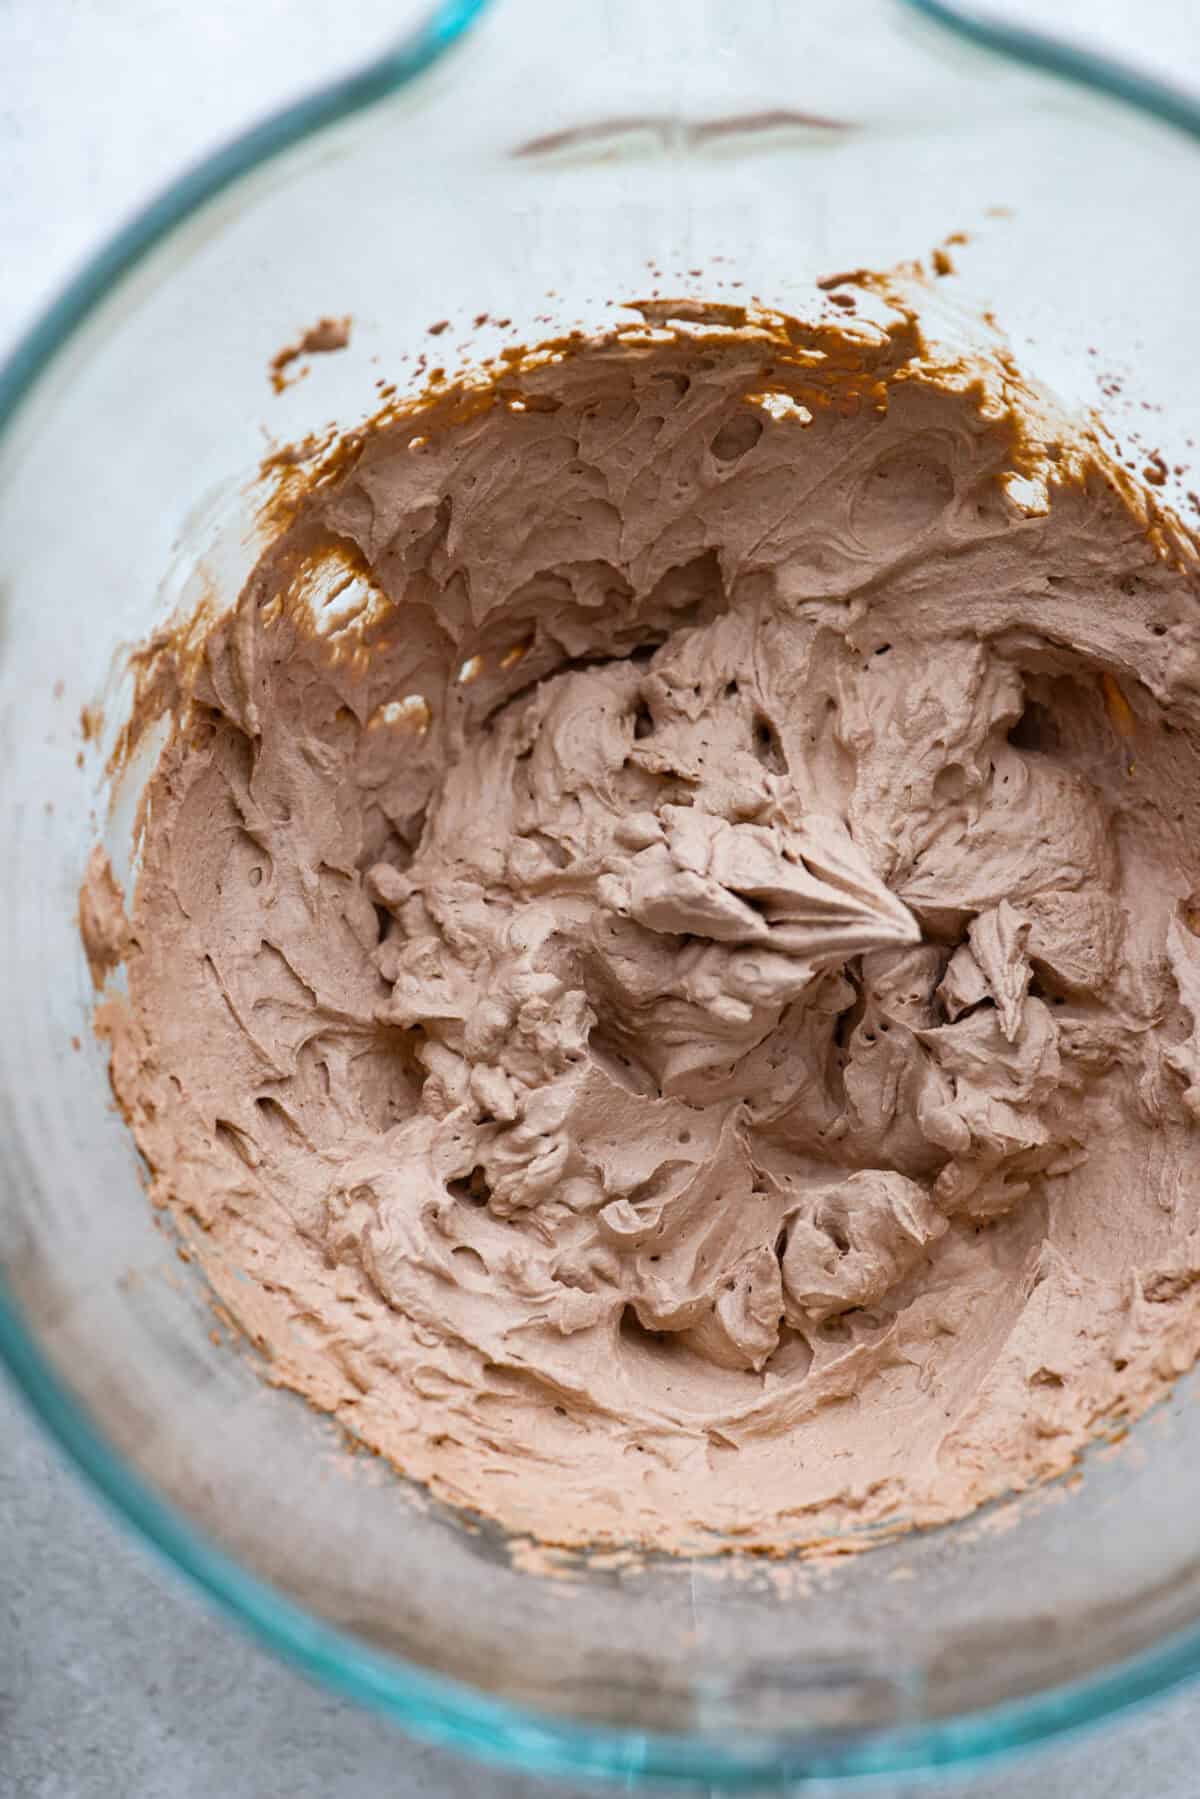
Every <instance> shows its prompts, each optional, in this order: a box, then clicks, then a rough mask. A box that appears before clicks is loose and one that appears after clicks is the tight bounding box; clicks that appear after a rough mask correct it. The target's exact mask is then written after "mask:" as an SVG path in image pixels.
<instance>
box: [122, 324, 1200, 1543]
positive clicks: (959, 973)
mask: <svg viewBox="0 0 1200 1799" xmlns="http://www.w3.org/2000/svg"><path fill="white" fill-rule="evenodd" d="M846 333H848V335H847V334H846ZM923 354H924V352H923V348H922V345H921V340H920V338H919V336H918V335H917V333H916V331H915V329H914V328H913V324H912V321H911V319H909V318H905V317H896V318H894V319H893V322H892V329H891V331H890V332H884V333H877V334H875V335H874V336H872V335H871V334H870V333H869V332H867V331H866V330H865V328H864V329H863V330H862V331H861V332H860V333H858V334H857V335H856V334H855V332H854V330H853V328H852V327H850V326H847V327H846V328H845V332H843V328H842V326H840V325H839V326H833V325H827V326H825V327H823V328H822V329H820V330H809V329H807V328H805V327H801V326H798V325H796V324H795V323H794V322H793V321H779V320H771V321H767V322H765V323H762V324H760V325H759V326H758V327H757V328H756V327H755V326H754V324H753V323H750V324H749V325H747V324H745V323H741V322H739V325H738V328H737V329H727V330H721V329H720V328H716V327H713V326H712V325H711V324H710V323H708V322H706V321H705V320H704V319H703V317H701V318H699V319H698V320H697V322H695V323H693V325H692V326H691V327H690V328H689V327H688V326H687V325H683V326H671V327H666V326H664V325H663V324H662V321H661V320H658V321H656V320H655V319H654V317H653V316H652V317H651V319H650V324H649V326H648V327H647V328H645V329H643V330H642V331H640V332H632V333H627V334H625V335H623V336H621V335H618V336H614V337H613V338H611V339H609V340H606V341H597V342H593V343H585V344H575V345H571V346H567V347H566V348H565V349H564V350H563V351H561V352H560V353H558V354H557V355H547V356H545V357H536V356H534V357H531V358H529V359H527V360H526V362H525V363H524V364H523V365H514V366H513V367H512V368H511V369H510V370H509V371H508V372H507V373H506V374H505V375H504V377H503V379H501V380H500V381H499V382H498V383H497V384H496V385H494V386H493V387H492V388H490V389H488V390H487V392H486V393H484V394H482V395H481V394H475V395H474V396H469V395H468V396H466V397H463V396H451V397H450V398H449V399H446V400H443V401H440V402H438V403H436V404H434V405H432V406H431V408H430V409H429V410H428V412H426V413H422V412H417V413H410V414H407V415H403V416H400V417H398V418H396V419H395V420H393V421H392V422H390V423H389V422H385V423H383V424H381V425H380V426H379V427H378V428H376V429H375V430H373V431H368V432H366V433H365V434H363V435H362V436H361V437H360V438H359V439H356V440H355V441H354V442H353V443H352V444H351V445H350V446H349V447H348V448H347V449H345V450H344V451H343V452H342V453H340V455H339V456H338V457H337V458H335V460H334V463H333V464H332V465H331V467H330V469H329V472H328V473H327V474H326V476H325V478H324V479H322V480H320V481H318V482H316V483H315V485H314V486H313V489H312V491H311V493H310V494H309V495H308V496H307V498H306V499H304V500H303V501H302V502H301V503H300V504H299V505H298V506H297V507H296V509H295V513H294V519H293V522H292V524H291V525H290V527H289V528H288V529H287V530H286V531H285V532H284V533H283V535H282V536H281V538H280V540H279V542H278V543H277V544H276V545H275V547H274V548H273V549H272V551H271V552H270V553H269V554H268V555H267V556H265V557H264V559H263V561H262V562H261V563H260V565H259V568H258V570H257V571H256V573H255V575H254V576H253V577H252V579H251V581H250V583H249V584H248V586H247V589H246V591H245V592H244V593H243V595H242V597H241V599H240V601H239V603H238V605H237V607H236V610H235V612H234V613H233V614H232V616H230V617H229V618H228V619H226V620H224V621H222V622H220V623H218V624H216V625H215V626H214V627H213V628H212V630H211V632H210V634H209V635H208V637H207V640H206V641H205V643H204V647H203V653H202V655H200V656H199V658H196V659H193V660H192V661H188V660H187V659H186V658H185V657H183V656H182V654H181V655H180V657H179V667H178V669H177V670H176V676H177V682H176V684H177V685H178V686H181V687H182V691H183V693H184V695H185V698H184V700H183V701H182V702H181V703H180V705H179V707H178V708H177V712H176V723H175V729H174V733H173V736H172V738H171V740H170V742H169V744H168V747H167V749H166V751H165V752H164V754H163V758H162V761H161V764H160V767H159V771H158V774H157V776H156V777H155V780H154V783H153V786H152V789H151V793H150V799H149V805H148V809H147V814H146V823H145V828H144V838H143V863H142V870H141V875H140V879H139V882H138V886H137V891H136V896H135V904H134V911H133V918H132V936H133V942H132V947H130V948H129V949H128V953H127V954H126V963H127V968H128V980H129V992H130V1006H129V1009H128V1013H127V1015H126V1016H125V1019H124V1022H123V1023H121V1024H120V1025H119V1026H114V1025H113V1024H112V1022H111V1018H110V1023H109V1026H108V1028H109V1029H110V1031H111V1033H112V1036H113V1053H114V1060H113V1074H114V1083H115V1087H116V1091H117V1094H118V1096H119V1098H120V1100H121V1102H122V1105H123V1106H124V1108H125V1110H126V1112H127V1115H128V1116H129V1118H130V1120H131V1122H132V1124H133V1127H134V1129H135V1131H136V1133H137V1136H138V1140H139V1143H140V1145H141V1147H142V1149H143V1151H144V1153H145V1155H146V1157H147V1159H148V1161H149V1163H150V1166H151V1168H152V1170H153V1173H154V1180H155V1186H156V1192H157V1194H158V1196H159V1197H160V1198H162V1199H166V1200H169V1201H170V1202H171V1203H172V1204H173V1205H174V1206H175V1207H176V1208H177V1210H178V1212H179V1214H180V1216H181V1217H184V1218H186V1219H188V1220H191V1221H199V1223H200V1224H201V1225H202V1226H203V1229H204V1240H205V1244H206V1264H207V1266H208V1268H209V1271H210V1274H211V1276H212V1278H213V1280H214V1282H215V1283H216V1285H217V1286H218V1288H219V1290H220V1291H221V1293H222V1295H223V1296H224V1298H225V1300H226V1302H227V1303H228V1304H229V1305H230V1306H231V1307H232V1308H234V1309H235V1310H236V1313H237V1315H238V1316H239V1318H241V1319H242V1321H243V1322H244V1324H245V1326H246V1328H247V1329H248V1330H249V1331H250V1333H251V1334H252V1335H254V1336H255V1337H256V1339H257V1340H258V1341H259V1342H260V1343H261V1344H262V1345H263V1347H264V1348H265V1349H266V1351H267V1352H268V1354H269V1356H270V1358H271V1367H272V1371H273V1375H274V1377H275V1378H276V1379H278V1380H280V1381H282V1382H285V1383H287V1384H290V1385H293V1386H295V1387H297V1388H298V1389H299V1390H300V1391H302V1392H304V1393H306V1394H308V1395H309V1396H310V1397H311V1398H312V1399H313V1400H314V1401H315V1402H316V1403H317V1404H318V1405H320V1406H323V1407H326V1408H328V1409H329V1410H331V1411H334V1412H336V1413H337V1414H338V1416H339V1417H341V1418H342V1419H343V1420H344V1421H345V1422H346V1423H347V1424H349V1425H350V1426H351V1427H352V1428H353V1429H354V1430H355V1431H356V1432H357V1433H358V1434H359V1435H360V1436H361V1437H362V1438H364V1439H365V1440H366V1441H368V1442H369V1443H371V1444H372V1445H374V1446H376V1447H377V1448H379V1449H380V1450H382V1451H383V1452H384V1453H385V1454H387V1455H388V1456H390V1457H391V1458H392V1459H393V1460H394V1461H395V1462H396V1463H397V1464H398V1465H399V1466H400V1467H401V1468H403V1469H404V1470H406V1471H407V1472H409V1473H410V1474H412V1475H414V1476H415V1477H417V1478H418V1479H420V1480H422V1481H425V1482H428V1483H429V1484H430V1485H431V1486H432V1487H433V1488H434V1490H435V1491H437V1492H438V1493H440V1494H441V1495H443V1496H445V1497H448V1498H450V1499H452V1500H454V1501H456V1502H459V1503H462V1504H464V1505H468V1506H472V1507H477V1508H479V1509H480V1510H481V1511H483V1512H484V1513H487V1514H490V1515H491V1516H493V1517H494V1518H497V1519H499V1520H500V1521H501V1522H502V1523H504V1524H505V1525H508V1526H511V1527H513V1528H514V1529H519V1530H528V1531H532V1532H534V1533H535V1534H537V1535H539V1536H543V1537H545V1538H547V1539H549V1540H552V1541H558V1542H566V1543H586V1542H597V1541H606V1540H608V1541H612V1540H635V1541H639V1542H643V1543H646V1544H650V1545H657V1546H664V1547H669V1548H679V1547H688V1546H698V1545H701V1546H702V1545H708V1546H712V1545H714V1544H718V1543H727V1542H730V1541H740V1542H747V1543H752V1544H755V1545H762V1546H768V1547H771V1548H776V1549H784V1548H788V1547H793V1546H797V1545H804V1544H811V1543H814V1542H818V1541H821V1540H823V1539H825V1538H827V1537H828V1536H829V1535H831V1534H835V1533H841V1532H846V1531H850V1530H852V1529H854V1528H855V1527H857V1526H862V1525H866V1524H878V1523H889V1524H896V1525H899V1524H910V1523H921V1522H929V1521H933V1520H938V1519H946V1518H952V1517H955V1516H957V1515H960V1514H961V1513H962V1512H964V1511H965V1510H967V1509H968V1508H970V1507H971V1506H973V1505H974V1504H976V1503H978V1502H979V1501H980V1500H981V1499H983V1498H985V1497H987V1496H989V1495H991V1494H994V1493H996V1492H998V1491H1001V1490H1003V1489H1005V1488H1007V1487H1009V1486H1012V1485H1019V1484H1022V1483H1023V1482H1026V1481H1028V1480H1031V1479H1034V1478H1037V1477H1040V1476H1043V1475H1045V1474H1048V1473H1051V1472H1054V1471H1056V1470H1060V1469H1062V1468H1063V1467H1065V1466H1067V1465H1068V1464H1069V1462H1070V1460H1071V1458H1072V1456H1073V1455H1074V1454H1075V1453H1076V1452H1077V1451H1078V1449H1079V1448H1080V1446H1081V1445H1082V1444H1083V1443H1084V1442H1085V1441H1086V1440H1087V1438H1088V1437H1089V1435H1090V1434H1092V1433H1093V1432H1094V1431H1095V1430H1096V1429H1097V1427H1098V1426H1099V1425H1100V1424H1101V1423H1102V1422H1103V1421H1105V1420H1108V1419H1111V1418H1112V1417H1114V1416H1116V1415H1119V1414H1121V1413H1127V1412H1131V1411H1136V1410H1138V1409H1140V1408H1141V1407H1142V1406H1144V1405H1145V1404H1146V1403H1148V1401H1149V1400H1150V1399H1152V1398H1153V1397H1154V1396H1155V1395H1156V1394H1157V1393H1158V1392H1160V1391H1161V1390H1162V1387H1163V1385H1164V1384H1165V1383H1166V1382H1167V1381H1168V1380H1169V1379H1170V1378H1171V1377H1172V1376H1173V1375H1174V1374H1176V1373H1178V1372H1179V1371H1180V1370H1181V1369H1182V1368H1184V1367H1186V1366H1188V1365H1189V1364H1190V1363H1191V1361H1192V1360H1193V1359H1194V1357H1195V1355H1196V1352H1197V1348H1198V1346H1200V1285H1198V1284H1197V1283H1200V1237H1198V1235H1197V1222H1198V1220H1200V1204H1198V1200H1200V1159H1198V1154H1197V1152H1198V1148H1200V1132H1198V1123H1197V1121H1198V1119H1200V1059H1198V1054H1197V1041H1196V1036H1195V1029H1196V1021H1197V1019H1198V1018H1200V938H1197V937H1196V936H1195V935H1194V934H1193V930H1194V927H1195V925H1196V922H1197V921H1196V914H1195V911H1194V909H1191V908H1190V907H1189V904H1188V900H1189V896H1190V895H1191V893H1192V890H1193V887H1195V886H1197V885H1200V874H1198V870H1197V861H1198V859H1200V852H1198V850H1197V845H1200V804H1198V798H1200V783H1198V780H1197V775H1198V756H1200V605H1198V599H1200V593H1198V587H1197V580H1196V576H1195V572H1194V564H1193V563H1192V562H1190V561H1189V556H1190V553H1191V552H1190V546H1189V545H1188V544H1187V543H1186V542H1185V541H1183V540H1182V539H1181V538H1179V537H1178V536H1177V535H1175V534H1173V533H1172V532H1171V531H1169V530H1166V529H1165V527H1164V526H1163V523H1162V520H1161V519H1160V518H1159V517H1158V515H1156V514H1155V512H1154V509H1153V505H1152V503H1150V502H1143V501H1142V500H1141V499H1139V497H1138V496H1137V495H1136V494H1135V493H1133V492H1132V491H1131V490H1125V491H1124V492H1122V491H1119V490H1118V488H1117V487H1116V486H1115V485H1114V479H1115V478H1114V479H1110V478H1109V474H1108V473H1107V472H1106V471H1105V469H1104V468H1103V467H1102V466H1101V465H1100V463H1099V462H1098V461H1097V460H1096V459H1095V458H1094V457H1089V456H1088V455H1082V454H1075V453H1072V454H1070V455H1068V454H1067V453H1065V452H1064V450H1063V448H1062V446H1061V445H1060V444H1059V443H1057V442H1053V443H1050V444H1049V445H1048V446H1047V445H1046V444H1044V443H1043V442H1041V441H1040V440H1036V439H1035V438H1034V437H1032V436H1031V431H1032V427H1031V426H1030V425H1029V424H1028V423H1026V422H1024V421H1023V419H1022V417H1021V416H1020V415H1019V413H1018V414H1017V415H1014V414H1013V413H1012V412H1011V411H1009V410H1006V409H1005V407H1004V406H1002V405H999V404H996V403H995V402H994V400H993V399H990V398H989V397H988V389H987V382H986V381H985V382H983V384H982V385H979V384H976V385H972V384H971V382H970V380H969V379H968V378H967V375H966V374H964V371H963V370H962V369H961V368H960V369H958V370H956V371H955V370H951V371H949V372H947V371H946V370H941V371H938V370H936V369H934V368H933V367H932V365H931V364H930V362H929V359H928V357H925V360H924V361H923V360H922V357H923ZM1010 375H1011V371H1008V373H1007V374H1005V373H1004V371H1001V374H1000V375H999V376H998V377H997V383H996V384H995V387H994V390H993V391H998V390H999V387H1000V386H1002V385H1007V388H1008V391H1009V392H1010V394H1011V392H1012V383H1011V381H1010V380H1009V376H1010ZM1031 475H1032V476H1034V477H1035V481H1034V485H1035V487H1036V477H1038V476H1039V475H1040V476H1041V477H1044V478H1047V479H1048V481H1049V487H1048V489H1047V490H1046V492H1045V493H1044V494H1043V496H1042V498H1041V499H1040V500H1038V499H1036V496H1035V498H1034V499H1032V500H1031V499H1030V498H1029V493H1030V491H1031V490H1030V489H1029V488H1028V486H1026V487H1020V486H1018V485H1016V484H1015V483H1016V481H1017V479H1018V478H1020V479H1022V480H1025V481H1026V482H1027V483H1028V480H1029V478H1030V477H1031ZM1022 496H1024V498H1023V499H1022ZM193 639H194V633H193ZM93 910H94V908H93ZM106 953H107V952H106ZM245 1277H248V1279H247V1278H245Z"/></svg>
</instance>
